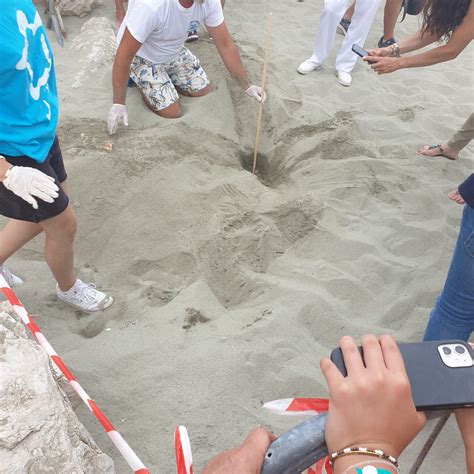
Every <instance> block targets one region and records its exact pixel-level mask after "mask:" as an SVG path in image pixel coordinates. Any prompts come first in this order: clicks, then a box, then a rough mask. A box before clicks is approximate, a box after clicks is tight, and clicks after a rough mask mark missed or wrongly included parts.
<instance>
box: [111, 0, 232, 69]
mask: <svg viewBox="0 0 474 474" xmlns="http://www.w3.org/2000/svg"><path fill="white" fill-rule="evenodd" d="M223 22H224V14H223V13H222V7H221V2H220V0H204V3H202V4H201V3H196V2H194V4H193V6H192V7H189V8H185V7H183V6H182V5H181V4H180V3H179V0H130V2H129V4H128V9H127V14H126V15H125V19H124V21H123V22H122V25H121V26H120V29H119V32H118V36H117V40H118V43H119V44H120V41H121V40H122V36H123V33H124V31H125V28H128V31H130V33H131V35H132V36H133V37H134V38H135V39H136V40H137V41H139V42H140V43H142V47H141V48H140V49H139V50H138V53H137V56H140V57H142V58H144V59H148V60H149V61H151V62H153V63H157V64H162V63H167V62H169V61H172V60H173V59H174V58H176V56H177V55H178V53H179V52H180V51H181V48H182V47H183V46H184V41H185V40H186V38H187V35H188V30H189V28H190V25H191V23H193V26H194V25H195V26H197V25H199V23H204V24H205V25H206V26H209V27H211V28H214V27H216V26H219V25H220V24H222V23H223Z"/></svg>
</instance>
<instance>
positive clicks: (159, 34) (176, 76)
mask: <svg viewBox="0 0 474 474" xmlns="http://www.w3.org/2000/svg"><path fill="white" fill-rule="evenodd" d="M196 22H199V23H203V24H204V25H205V26H206V28H207V30H208V31H209V34H210V36H211V37H212V38H213V40H214V43H215V45H216V48H217V50H218V52H219V54H220V56H221V58H222V60H223V62H224V64H225V66H226V68H227V70H228V71H229V73H230V75H231V76H232V77H233V78H234V79H235V80H236V81H237V82H238V84H239V86H240V87H241V88H242V89H243V90H244V91H245V93H246V94H247V95H248V96H250V97H252V98H254V99H255V100H257V101H259V102H261V101H264V100H265V95H264V93H263V92H262V91H261V89H260V87H258V86H255V85H252V84H251V83H250V81H249V80H248V78H247V73H246V72H245V69H244V67H243V65H242V62H241V58H240V54H239V51H238V49H237V46H236V45H235V43H234V41H233V40H232V38H231V36H230V34H229V31H228V30H227V26H226V24H225V21H224V16H223V13H222V6H221V2H220V0H176V1H174V0H164V1H162V2H156V1H155V0H135V1H134V2H133V3H131V4H130V6H129V8H128V10H127V14H126V16H125V18H124V20H123V23H122V25H121V27H120V30H119V33H118V38H119V47H118V50H117V53H116V56H115V61H114V66H113V71H112V83H113V105H112V107H111V109H110V111H109V116H108V131H109V133H110V134H113V133H115V131H116V129H117V126H118V124H119V123H120V122H121V121H123V123H124V124H125V125H128V113H127V110H126V107H125V98H126V93H127V81H128V76H129V74H130V77H131V78H132V80H133V81H134V82H135V83H136V84H137V86H138V87H139V89H140V92H141V95H142V97H143V99H144V101H145V103H146V105H147V106H148V107H149V108H150V109H152V110H153V112H155V113H157V114H158V115H160V116H161V117H164V118H178V117H180V116H181V114H182V110H181V105H180V103H179V94H180V93H181V95H184V96H188V97H202V96H204V95H206V94H208V93H209V92H210V91H211V85H210V81H209V79H208V77H207V75H206V73H205V71H204V69H203V68H202V66H201V64H200V62H199V59H198V58H197V57H196V56H194V55H193V54H192V53H191V52H190V51H189V50H188V49H187V48H185V47H184V43H185V41H186V38H187V34H188V31H189V25H190V24H192V23H196Z"/></svg>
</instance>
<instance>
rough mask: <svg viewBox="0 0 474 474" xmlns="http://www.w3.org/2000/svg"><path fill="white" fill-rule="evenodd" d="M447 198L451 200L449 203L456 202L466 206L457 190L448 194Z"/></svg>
mask: <svg viewBox="0 0 474 474" xmlns="http://www.w3.org/2000/svg"><path fill="white" fill-rule="evenodd" d="M448 198H449V199H451V201H454V202H457V203H458V204H461V205H462V204H466V201H464V199H463V198H462V196H461V195H460V194H459V191H458V190H457V189H455V190H454V191H451V192H450V193H448Z"/></svg>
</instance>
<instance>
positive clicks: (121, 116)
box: [107, 104, 128, 135]
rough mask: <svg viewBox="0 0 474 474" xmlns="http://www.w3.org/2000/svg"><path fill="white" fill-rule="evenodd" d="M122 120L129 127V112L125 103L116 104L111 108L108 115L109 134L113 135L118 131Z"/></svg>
mask: <svg viewBox="0 0 474 474" xmlns="http://www.w3.org/2000/svg"><path fill="white" fill-rule="evenodd" d="M120 120H123V124H124V125H125V126H126V127H128V113H127V107H125V105H123V104H114V105H112V107H111V108H110V110H109V116H108V117H107V130H108V131H109V135H113V134H114V133H115V132H116V131H117V127H118V124H119V123H120Z"/></svg>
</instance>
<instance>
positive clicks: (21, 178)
mask: <svg viewBox="0 0 474 474" xmlns="http://www.w3.org/2000/svg"><path fill="white" fill-rule="evenodd" d="M3 184H4V186H5V187H6V188H7V189H9V190H10V191H11V192H12V193H15V194H16V195H17V196H19V197H21V198H22V199H24V200H25V201H26V202H27V203H29V204H31V205H32V206H33V208H34V209H38V202H37V201H36V199H35V198H34V197H33V196H35V197H37V198H39V199H41V200H42V201H45V202H54V200H55V199H56V198H57V197H58V196H59V194H58V191H59V188H58V187H57V186H56V183H55V182H54V179H53V178H52V177H51V176H48V175H47V174H44V173H42V172H41V171H39V170H36V169H34V168H29V167H26V166H13V167H12V168H10V171H9V173H8V176H7V177H6V178H5V179H4V180H3Z"/></svg>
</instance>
